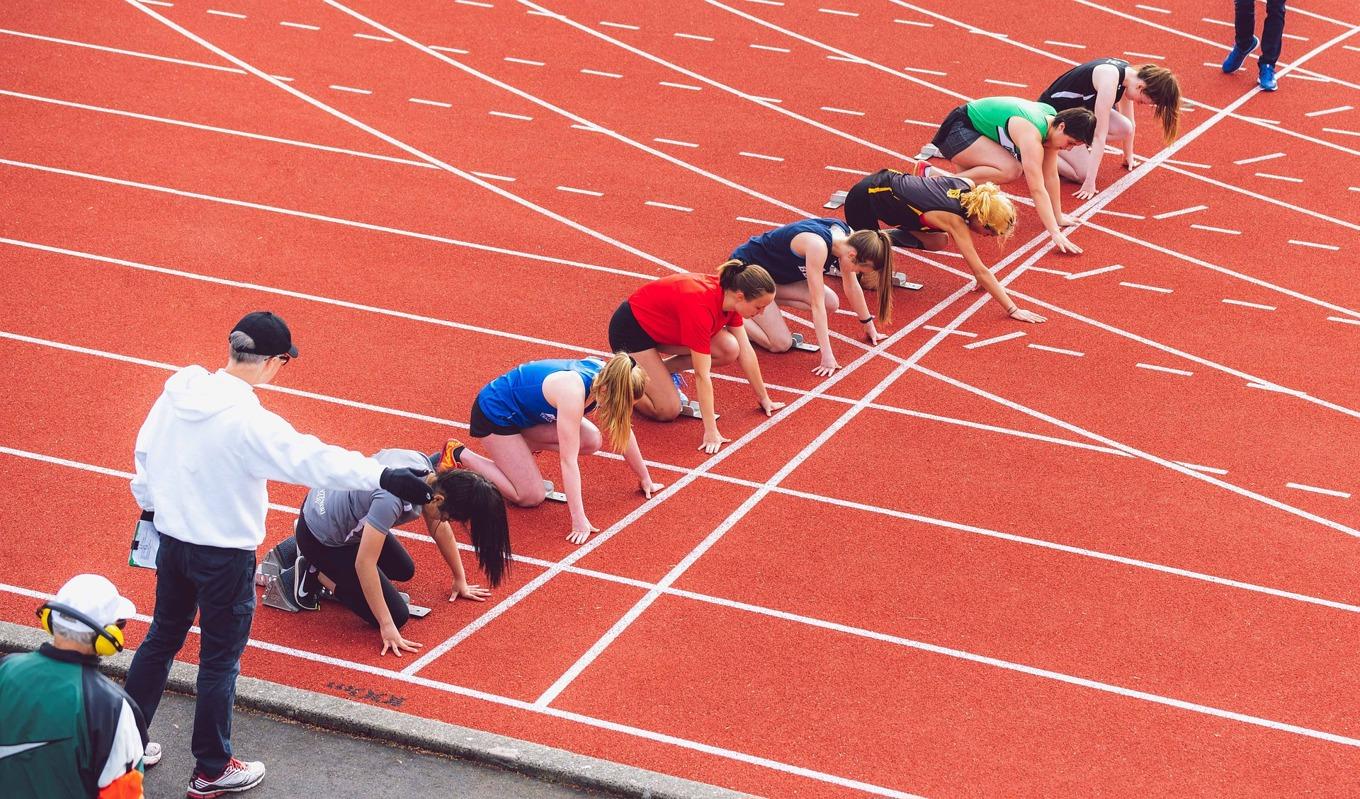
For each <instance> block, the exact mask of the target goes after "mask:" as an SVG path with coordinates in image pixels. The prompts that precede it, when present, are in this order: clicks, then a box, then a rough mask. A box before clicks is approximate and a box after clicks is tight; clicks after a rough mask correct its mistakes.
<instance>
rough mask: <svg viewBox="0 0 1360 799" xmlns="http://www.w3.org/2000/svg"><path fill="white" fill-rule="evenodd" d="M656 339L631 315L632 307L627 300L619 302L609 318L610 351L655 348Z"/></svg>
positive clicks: (633, 350) (640, 350) (638, 350)
mask: <svg viewBox="0 0 1360 799" xmlns="http://www.w3.org/2000/svg"><path fill="white" fill-rule="evenodd" d="M656 346H657V345H656V340H655V339H653V338H652V337H651V336H649V335H647V331H646V330H643V329H642V325H640V324H638V320H637V317H636V316H633V307H632V306H631V305H629V304H628V300H624V301H623V302H621V303H619V307H618V309H617V310H615V311H614V315H613V316H612V317H610V319H609V351H610V352H643V351H645V350H654V349H656Z"/></svg>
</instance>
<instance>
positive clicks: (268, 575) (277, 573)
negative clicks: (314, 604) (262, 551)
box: [255, 549, 300, 613]
mask: <svg viewBox="0 0 1360 799" xmlns="http://www.w3.org/2000/svg"><path fill="white" fill-rule="evenodd" d="M283 568H284V567H283V563H282V561H280V560H279V558H278V555H277V554H276V553H275V551H274V550H272V549H271V550H269V554H268V555H265V556H264V560H263V561H261V562H260V566H259V568H258V569H256V571H255V584H256V585H263V586H264V597H263V598H261V600H260V601H261V602H262V603H264V606H265V607H269V608H278V609H279V610H286V611H288V612H289V613H297V612H298V611H299V610H300V608H298V606H297V605H295V604H293V598H292V597H291V596H289V593H290V592H291V591H292V588H293V587H292V586H291V585H284V584H283V579H282V577H281V575H282V573H283Z"/></svg>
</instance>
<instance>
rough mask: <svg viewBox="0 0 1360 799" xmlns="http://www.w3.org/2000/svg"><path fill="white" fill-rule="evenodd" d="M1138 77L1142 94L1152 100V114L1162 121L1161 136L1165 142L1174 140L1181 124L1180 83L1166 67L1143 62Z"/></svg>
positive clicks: (1168, 142)
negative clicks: (1141, 83)
mask: <svg viewBox="0 0 1360 799" xmlns="http://www.w3.org/2000/svg"><path fill="white" fill-rule="evenodd" d="M1137 75H1138V79H1139V80H1141V81H1142V82H1143V94H1146V95H1147V96H1148V99H1149V100H1151V101H1152V105H1153V111H1152V115H1153V116H1155V117H1157V121H1158V122H1160V123H1162V137H1163V139H1165V141H1166V143H1167V144H1170V143H1171V142H1173V141H1175V140H1176V135H1177V134H1178V133H1179V131H1180V126H1181V85H1180V82H1179V81H1177V80H1176V76H1175V75H1174V74H1172V72H1171V70H1169V69H1167V68H1166V67H1159V66H1157V65H1156V64H1143V65H1142V66H1140V67H1138V72H1137Z"/></svg>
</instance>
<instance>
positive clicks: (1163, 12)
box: [1133, 3, 1171, 14]
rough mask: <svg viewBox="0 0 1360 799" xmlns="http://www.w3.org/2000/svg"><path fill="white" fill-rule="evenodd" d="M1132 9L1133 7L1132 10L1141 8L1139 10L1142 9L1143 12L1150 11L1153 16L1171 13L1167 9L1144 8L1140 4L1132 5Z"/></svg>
mask: <svg viewBox="0 0 1360 799" xmlns="http://www.w3.org/2000/svg"><path fill="white" fill-rule="evenodd" d="M1133 7H1134V8H1141V9H1143V10H1144V11H1151V12H1152V13H1154V14H1170V13H1171V12H1170V11H1169V10H1168V9H1165V8H1158V7H1157V6H1145V5H1143V4H1142V3H1136V4H1134V6H1133Z"/></svg>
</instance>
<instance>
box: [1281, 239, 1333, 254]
mask: <svg viewBox="0 0 1360 799" xmlns="http://www.w3.org/2000/svg"><path fill="white" fill-rule="evenodd" d="M1289 243H1290V244H1297V245H1299V246H1300V247H1314V248H1316V249H1319V250H1332V251H1333V252H1335V251H1336V250H1339V249H1341V248H1340V247H1338V246H1336V245H1335V244H1318V243H1317V242H1315V241H1300V240H1299V239H1290V240H1289Z"/></svg>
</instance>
